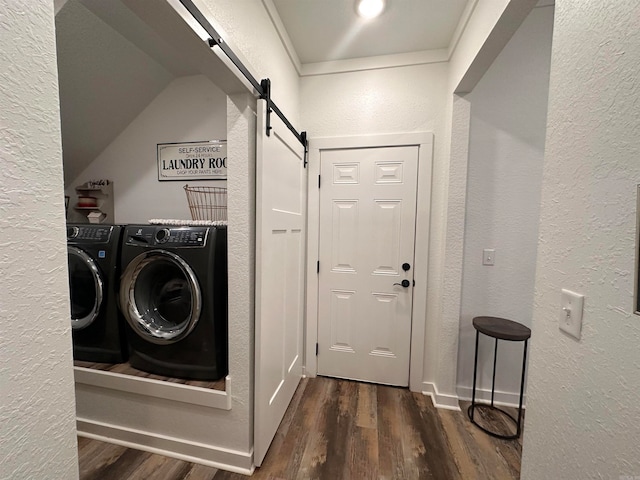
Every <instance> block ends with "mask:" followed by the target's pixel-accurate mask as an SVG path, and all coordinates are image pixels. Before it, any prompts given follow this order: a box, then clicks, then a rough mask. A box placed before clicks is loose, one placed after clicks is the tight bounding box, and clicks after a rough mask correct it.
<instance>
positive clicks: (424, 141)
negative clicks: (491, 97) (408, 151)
mask: <svg viewBox="0 0 640 480" xmlns="http://www.w3.org/2000/svg"><path fill="white" fill-rule="evenodd" d="M433 140H434V137H433V133H430V132H414V133H390V134H380V135H356V136H347V137H323V138H312V139H310V141H309V177H308V182H309V183H308V197H307V198H308V205H307V208H308V224H307V232H308V236H307V306H306V317H307V321H306V324H305V346H306V348H305V362H304V363H305V374H306V376H308V377H315V376H316V375H317V372H318V364H317V357H316V355H315V348H316V343H317V341H318V274H317V269H316V263H317V261H318V254H319V250H318V247H319V239H320V227H319V224H320V189H319V188H318V175H319V174H320V155H321V151H322V150H331V149H342V148H366V147H390V146H418V147H419V157H418V184H417V188H418V199H417V202H418V205H417V207H418V208H417V210H416V237H415V241H416V248H415V260H414V263H415V265H414V279H415V281H416V287H417V288H415V289H414V294H413V305H414V307H413V311H412V320H411V324H412V328H411V361H410V368H409V388H410V389H411V390H412V391H414V392H419V391H421V390H422V389H423V388H422V379H423V378H424V377H423V366H424V346H425V328H426V308H427V271H428V256H429V255H428V252H429V224H430V212H431V208H430V205H431V172H432V165H433Z"/></svg>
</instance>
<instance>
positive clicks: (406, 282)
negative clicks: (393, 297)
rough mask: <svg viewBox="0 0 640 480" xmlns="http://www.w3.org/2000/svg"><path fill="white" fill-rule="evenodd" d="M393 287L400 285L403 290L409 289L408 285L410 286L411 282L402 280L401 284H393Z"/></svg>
mask: <svg viewBox="0 0 640 480" xmlns="http://www.w3.org/2000/svg"><path fill="white" fill-rule="evenodd" d="M394 285H400V286H402V287H404V288H409V285H411V282H410V281H409V280H402V283H394Z"/></svg>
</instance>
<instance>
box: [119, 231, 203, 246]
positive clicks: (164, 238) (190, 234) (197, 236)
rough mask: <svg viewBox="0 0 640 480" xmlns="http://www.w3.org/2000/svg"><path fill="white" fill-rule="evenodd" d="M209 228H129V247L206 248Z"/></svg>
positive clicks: (127, 241)
mask: <svg viewBox="0 0 640 480" xmlns="http://www.w3.org/2000/svg"><path fill="white" fill-rule="evenodd" d="M208 232H209V229H208V228H207V227H154V226H148V227H147V226H141V227H133V228H131V227H129V229H128V230H127V238H126V243H127V245H139V246H165V247H204V246H205V245H206V244H207V234H208Z"/></svg>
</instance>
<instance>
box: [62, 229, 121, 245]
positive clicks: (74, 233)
mask: <svg viewBox="0 0 640 480" xmlns="http://www.w3.org/2000/svg"><path fill="white" fill-rule="evenodd" d="M112 230H113V226H111V225H108V226H105V225H68V226H67V240H68V241H70V242H77V241H82V242H85V243H86V242H91V243H108V242H109V239H110V238H111V231H112Z"/></svg>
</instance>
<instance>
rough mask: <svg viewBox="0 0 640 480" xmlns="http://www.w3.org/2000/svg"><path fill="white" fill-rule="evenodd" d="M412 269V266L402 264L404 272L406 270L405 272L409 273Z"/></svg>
mask: <svg viewBox="0 0 640 480" xmlns="http://www.w3.org/2000/svg"><path fill="white" fill-rule="evenodd" d="M410 268H411V265H409V264H408V263H403V264H402V270H404V271H405V272H406V271H408V270H409V269H410Z"/></svg>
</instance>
